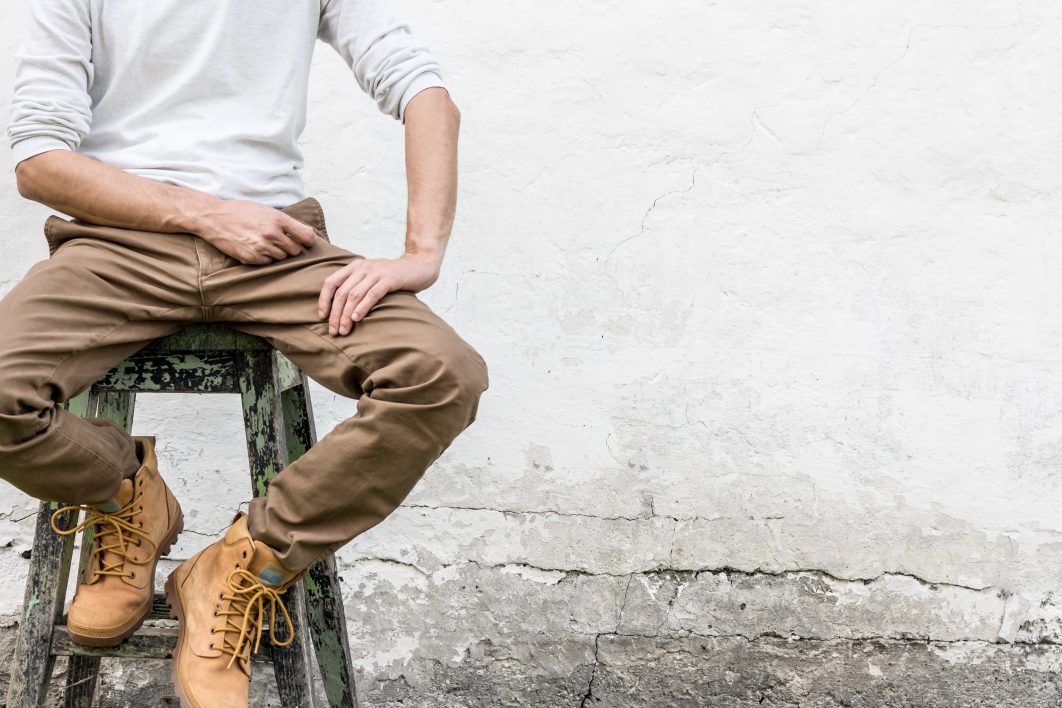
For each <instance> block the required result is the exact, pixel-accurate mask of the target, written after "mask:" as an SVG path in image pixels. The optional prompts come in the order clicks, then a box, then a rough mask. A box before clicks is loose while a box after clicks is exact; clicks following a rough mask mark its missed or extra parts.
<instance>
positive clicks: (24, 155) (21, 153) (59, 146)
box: [11, 135, 73, 166]
mask: <svg viewBox="0 0 1062 708" xmlns="http://www.w3.org/2000/svg"><path fill="white" fill-rule="evenodd" d="M49 150H71V151H72V150H73V148H71V147H70V146H69V145H68V144H67V143H66V142H65V141H63V140H60V139H59V138H56V137H53V136H51V135H35V136H33V137H31V138H24V139H22V140H19V141H18V142H17V143H15V144H14V145H12V146H11V152H12V153H14V155H15V165H16V166H18V163H20V162H22V161H23V160H26V159H29V158H31V157H33V156H34V155H40V154H41V153H42V152H48V151H49Z"/></svg>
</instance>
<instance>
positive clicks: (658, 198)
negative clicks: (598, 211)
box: [602, 165, 701, 261]
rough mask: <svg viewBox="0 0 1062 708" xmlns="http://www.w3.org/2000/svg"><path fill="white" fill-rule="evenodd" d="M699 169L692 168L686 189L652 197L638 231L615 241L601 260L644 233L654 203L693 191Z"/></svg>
mask: <svg viewBox="0 0 1062 708" xmlns="http://www.w3.org/2000/svg"><path fill="white" fill-rule="evenodd" d="M700 169H701V166H700V165H698V166H697V167H696V168H694V170H693V174H692V175H690V186H689V187H686V189H675V190H672V191H670V192H665V193H663V194H661V195H660V196H659V197H657V198H656V199H654V200H653V203H652V204H650V205H649V208H648V209H646V211H645V213H644V214H643V215H642V224H641V228H640V229H639V231H638V233H636V234H633V235H631V236H628V237H627V238H625V239H623V240H622V241H620V242H619V243H617V244H616V245H615V246H613V247H612V250H611V251H609V252H608V255H607V256H605V257H604V259H602V260H605V261H608V260H609V259H610V258H612V256H613V254H614V253H615V252H616V251H618V250H619V249H620V248H622V247H623V246H625V245H627V243H629V242H631V241H633V240H634V239H636V238H640V237H642V236H644V235H645V222H646V220H647V219H648V218H649V215H650V214H652V213H653V210H654V209H656V205H657V203H658V202H659V201H660V200H661V199H664V198H666V197H670V196H672V195H674V194H688V193H689V192H691V191H693V188H694V187H695V186H697V173H698V172H699V171H700Z"/></svg>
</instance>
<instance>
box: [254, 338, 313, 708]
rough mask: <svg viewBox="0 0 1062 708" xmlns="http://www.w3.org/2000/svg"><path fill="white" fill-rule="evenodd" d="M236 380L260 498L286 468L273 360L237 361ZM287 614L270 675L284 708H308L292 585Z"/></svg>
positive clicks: (300, 607) (302, 627)
mask: <svg viewBox="0 0 1062 708" xmlns="http://www.w3.org/2000/svg"><path fill="white" fill-rule="evenodd" d="M236 376H237V379H238V380H239V385H240V398H241V400H242V404H243V421H244V427H245V429H246V434H247V455H248V458H249V460H250V463H251V485H252V489H253V493H254V495H255V496H256V497H257V496H263V495H264V494H265V493H266V491H267V490H268V488H269V482H270V481H271V480H272V479H273V478H274V477H275V476H276V475H277V474H279V473H280V471H281V470H282V469H284V467H285V466H286V465H287V460H288V449H287V447H288V446H287V439H286V435H285V431H284V416H283V411H282V404H281V397H280V387H279V386H278V382H277V379H278V376H277V366H276V360H275V358H274V356H273V352H271V351H247V352H241V353H240V354H239V355H238V356H237V366H236ZM284 598H285V601H284V605H285V607H287V609H288V612H289V613H290V614H291V621H292V626H293V627H294V628H295V641H293V642H292V643H291V644H289V645H288V646H286V647H276V646H274V647H273V671H274V672H275V673H276V677H277V688H278V689H279V690H280V700H281V702H282V703H283V704H284V705H285V706H287V707H288V708H313V706H316V699H315V697H314V690H313V657H312V651H313V650H312V648H311V646H310V638H309V632H308V631H307V627H306V600H305V594H304V592H303V584H302V583H301V582H299V583H296V584H295V585H294V586H292V587H291V588H289V589H288V591H287V593H285V595H284Z"/></svg>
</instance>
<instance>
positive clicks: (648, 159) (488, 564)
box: [0, 0, 1062, 708]
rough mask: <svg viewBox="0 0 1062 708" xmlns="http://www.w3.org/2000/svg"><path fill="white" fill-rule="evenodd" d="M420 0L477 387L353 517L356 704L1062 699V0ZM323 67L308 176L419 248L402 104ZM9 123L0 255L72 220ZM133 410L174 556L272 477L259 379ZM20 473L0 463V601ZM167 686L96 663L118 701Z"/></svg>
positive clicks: (341, 213)
mask: <svg viewBox="0 0 1062 708" xmlns="http://www.w3.org/2000/svg"><path fill="white" fill-rule="evenodd" d="M398 6H399V8H400V11H401V12H402V13H403V14H404V16H406V17H407V18H408V19H409V20H410V22H411V23H412V25H413V27H414V29H415V30H416V31H417V32H418V34H420V35H421V36H422V37H423V38H424V40H425V41H426V42H427V43H428V44H430V45H431V46H432V47H433V48H434V49H435V50H436V51H437V52H438V54H439V55H440V57H441V59H442V60H443V61H444V63H445V66H446V67H447V69H448V70H449V76H450V78H451V80H452V84H453V87H454V95H455V97H456V99H457V101H458V104H459V105H460V106H461V108H462V111H463V116H464V121H463V135H464V137H463V143H462V153H461V164H462V186H461V197H460V214H459V218H458V222H457V226H456V228H455V235H454V239H453V243H452V246H451V248H450V251H449V255H448V260H447V266H446V270H445V272H444V274H443V277H442V279H441V281H440V282H439V283H438V284H437V285H436V286H435V287H434V288H432V289H431V290H430V291H428V292H427V293H425V294H424V299H425V300H426V301H427V302H429V303H430V304H431V305H432V306H433V307H434V308H436V310H437V311H438V312H440V313H441V314H443V315H444V316H445V317H446V318H447V320H448V321H450V322H451V323H452V324H453V325H454V326H455V327H456V328H457V329H458V330H459V331H460V332H462V333H463V334H464V335H465V336H466V337H467V338H468V339H469V341H471V342H472V343H473V344H474V345H475V346H477V348H479V350H480V351H481V352H482V353H483V354H484V356H485V358H486V359H487V361H488V362H489V363H490V366H491V389H490V391H489V392H488V394H487V396H486V397H485V398H484V400H483V403H482V407H481V411H480V416H479V420H478V421H477V422H476V424H475V425H474V426H473V428H472V429H470V430H469V431H468V433H467V434H466V435H465V436H463V437H462V438H461V439H460V440H459V441H458V442H457V444H456V445H455V446H454V447H453V448H452V449H451V450H449V451H448V452H447V453H446V454H445V455H444V456H443V457H442V459H440V460H439V462H438V463H437V464H436V465H435V466H434V467H433V468H432V469H431V470H430V471H429V472H428V474H427V475H426V476H425V478H424V480H423V482H422V483H421V484H420V485H419V486H418V487H417V489H416V490H415V491H414V492H413V493H412V495H411V496H410V497H409V498H408V499H407V500H406V504H405V505H404V506H403V507H402V508H401V509H399V511H398V512H396V513H395V514H394V515H393V516H392V517H390V518H389V519H387V520H386V521H385V522H384V523H382V524H381V525H379V526H378V527H376V528H375V529H372V530H371V531H369V532H368V533H366V534H365V535H363V536H362V537H360V538H358V539H356V540H355V542H353V543H352V544H351V545H350V546H348V547H347V548H345V549H344V550H343V551H342V553H341V557H340V561H341V566H342V572H343V577H344V581H345V582H344V587H345V597H346V603H347V611H348V616H349V618H350V638H351V643H352V648H353V651H354V654H355V661H356V668H357V674H358V679H359V681H360V685H359V694H360V696H361V698H362V699H363V702H364V703H365V704H366V705H368V706H398V705H402V706H423V707H433V708H434V707H436V706H439V707H441V706H543V707H553V706H571V707H573V708H574V707H576V706H583V707H585V706H597V705H601V706H649V705H651V706H694V705H720V706H744V705H751V706H758V705H776V706H778V705H784V706H788V705H807V706H842V705H843V706H880V705H891V706H977V705H982V706H999V705H1007V706H1046V705H1062V678H1060V677H1059V669H1060V666H1062V654H1060V652H1062V598H1060V595H1059V587H1060V585H1062V516H1060V513H1059V509H1060V508H1062V504H1060V502H1062V440H1060V436H1059V432H1058V431H1059V430H1060V429H1062V360H1060V359H1059V356H1058V354H1057V352H1058V351H1059V350H1060V349H1062V320H1060V318H1059V316H1058V303H1059V302H1060V301H1062V278H1059V277H1058V273H1059V272H1060V271H1062V250H1060V249H1059V247H1058V241H1057V239H1058V237H1059V233H1058V227H1057V223H1058V212H1059V206H1060V204H1059V198H1058V194H1059V193H1060V187H1062V169H1060V167H1059V165H1062V140H1060V139H1059V132H1058V129H1057V125H1058V117H1059V116H1060V115H1062V93H1060V92H1059V91H1057V90H1056V87H1057V73H1058V66H1059V65H1060V63H1062V45H1060V44H1059V42H1058V34H1057V29H1058V27H1059V26H1060V23H1062V7H1060V6H1059V5H1058V4H1057V3H1050V2H1047V1H1046V0H1038V1H1035V2H1033V1H1030V0H1021V1H1020V2H1016V1H1015V0H1007V1H1002V0H1000V1H995V0H972V1H967V2H959V1H958V0H944V1H941V2H934V3H925V2H915V1H914V0H895V1H893V2H884V1H882V0H878V1H875V2H857V3H820V2H813V1H812V0H791V1H787V2H751V3H749V2H745V3H715V2H704V1H703V0H673V1H672V2H667V3H648V2H642V3H616V2H603V1H597V2H584V3H571V2H558V1H556V0H539V1H538V2H529V1H524V2H508V3H490V2H486V0H475V1H473V0H447V1H446V2H442V1H441V0H440V1H435V2H430V1H428V0H400V2H398ZM23 11H24V10H23V4H21V3H7V4H4V5H2V6H0V55H2V56H10V55H11V53H12V51H13V50H14V42H15V37H16V30H15V28H14V26H15V25H17V21H18V19H19V17H20V16H21V15H22V13H23ZM314 71H315V73H314V78H313V86H312V93H311V102H312V105H311V111H310V124H309V127H308V129H307V131H306V133H305V136H304V139H303V144H304V146H305V149H306V154H307V167H306V176H307V180H308V184H309V191H310V193H312V194H315V195H317V196H318V197H319V198H320V199H321V200H322V202H323V204H324V206H325V210H326V213H327V214H328V217H329V221H330V226H331V231H332V233H333V234H334V238H335V239H336V240H337V241H338V242H340V243H341V244H343V245H345V246H347V247H349V248H351V249H353V250H355V251H358V252H361V253H365V254H368V255H372V256H389V255H394V254H396V253H397V252H398V250H399V248H400V243H401V239H402V235H403V226H404V224H403V218H404V213H405V212H404V210H405V202H404V198H405V194H404V182H403V172H402V169H403V163H402V133H401V128H400V127H399V126H398V125H397V124H395V123H394V122H393V121H390V120H388V119H387V118H385V117H382V116H379V115H377V114H376V113H375V112H374V108H373V106H372V105H371V104H370V103H369V101H368V100H367V99H365V98H364V97H362V96H360V95H359V94H358V92H357V90H356V89H355V88H354V87H353V86H352V83H351V80H350V78H349V74H348V73H347V71H346V68H345V67H344V66H343V65H342V62H341V61H340V60H339V59H338V57H336V56H334V55H333V54H332V53H331V51H330V50H328V49H327V47H321V48H320V51H319V52H318V56H317V60H316V63H315V68H314ZM10 73H11V72H10V71H8V72H2V73H0V101H4V100H6V99H7V97H8V96H9V94H10ZM9 159H10V158H9V156H8V155H7V154H6V153H2V154H0V168H2V169H0V180H2V187H0V207H2V209H3V213H4V214H5V215H6V218H5V220H4V226H3V229H4V246H3V255H4V257H3V259H2V262H0V291H6V290H7V289H9V288H10V287H11V286H12V285H13V284H14V283H15V282H17V280H18V279H19V278H20V277H21V276H22V275H23V274H24V273H25V271H26V270H27V269H28V268H29V266H30V265H31V264H32V263H33V262H34V261H35V260H36V259H39V258H43V257H44V256H45V253H46V250H45V245H44V240H43V237H42V235H41V222H42V220H43V218H44V216H45V215H46V214H47V213H48V211H47V210H46V209H43V208H41V207H38V206H35V205H30V204H27V203H25V202H23V201H20V200H19V198H18V197H17V194H16V192H15V189H14V182H13V179H12V177H11V170H10V167H11V165H10V163H9ZM314 403H315V405H316V406H317V416H318V427H319V430H322V431H324V430H327V429H329V427H330V426H332V425H333V424H335V423H336V422H337V421H339V420H341V419H343V418H344V417H346V416H348V415H350V414H351V413H352V412H353V409H354V407H353V404H352V403H351V402H349V401H345V400H341V399H338V398H337V397H335V396H333V395H331V394H330V393H328V392H327V391H324V390H322V389H320V388H318V389H315V391H314ZM136 427H137V429H138V430H139V431H141V432H151V433H154V434H156V435H158V436H160V441H161V443H160V444H161V448H160V453H161V457H162V460H163V465H164V471H165V473H166V475H167V476H168V478H169V479H170V480H171V481H172V482H173V484H174V486H175V488H176V491H177V493H178V494H179V496H180V498H181V500H182V502H183V503H184V504H185V506H186V508H187V509H188V510H189V519H188V520H189V529H190V530H189V532H188V533H186V534H184V536H182V539H181V543H180V544H179V545H178V546H177V547H176V548H175V550H174V557H175V558H178V559H179V558H183V557H187V556H188V555H189V554H190V553H192V552H194V551H195V549H197V548H199V547H200V546H202V545H203V544H205V543H207V542H208V540H210V539H211V538H213V537H214V536H215V534H216V533H217V532H218V531H219V530H220V529H222V528H224V526H225V525H226V522H227V521H228V519H229V518H230V515H231V514H232V512H233V510H234V508H235V507H236V506H237V505H238V504H239V503H240V502H241V501H244V500H246V498H247V497H248V495H249V488H248V484H247V481H246V476H245V473H244V465H245V459H244V457H243V455H242V453H241V451H240V446H239V445H238V444H234V441H236V440H238V439H239V437H240V435H241V428H240V424H239V410H238V406H237V403H236V401H235V400H231V399H228V398H225V397H204V398H200V399H196V400H194V401H193V400H189V399H188V398H185V397H169V396H156V397H144V398H143V401H142V404H141V407H140V409H139V411H138V415H137V421H136ZM219 499H221V500H224V503H220V504H219V503H218V500H219ZM33 509H34V505H33V503H32V502H31V501H30V500H28V499H26V498H25V497H22V496H20V495H19V494H17V493H15V492H13V491H11V490H10V489H2V490H0V546H2V547H3V548H2V549H0V577H3V578H4V579H5V581H4V583H3V584H2V585H0V613H6V614H9V615H14V614H15V613H16V612H17V610H18V607H19V604H20V602H21V584H22V578H23V577H24V573H25V569H26V565H27V561H26V560H25V559H24V558H23V557H22V556H21V555H20V554H21V552H23V551H24V550H26V549H27V548H28V546H29V544H30V536H29V533H30V529H31V525H30V520H29V515H30V514H31V513H32V511H33ZM171 567H172V563H170V564H167V565H166V566H165V568H164V569H163V574H164V573H165V572H166V571H168V570H169V568H171ZM11 631H12V630H10V629H8V630H5V632H4V634H3V635H2V636H3V637H4V639H3V641H4V642H8V643H7V644H4V646H5V647H10V643H9V641H10V640H9V639H8V638H7V637H8V636H9V635H10V633H11ZM8 651H9V649H8ZM5 654H6V652H5ZM267 678H268V677H263V678H261V680H260V683H259V685H258V687H257V688H256V690H257V691H261V693H259V694H257V695H259V696H265V692H267V691H268V690H269V687H268V681H267V680H266V679H267ZM168 695H169V694H168V692H167V688H166V684H165V672H164V671H161V670H160V667H158V666H156V665H144V666H141V665H136V666H126V667H122V668H121V669H119V668H116V667H111V668H109V669H108V673H107V676H106V679H105V681H104V686H103V689H102V691H101V699H100V703H101V705H104V706H142V705H164V704H165V700H166V699H167V696H168ZM256 701H257V704H260V705H269V704H270V699H268V698H265V697H260V698H256Z"/></svg>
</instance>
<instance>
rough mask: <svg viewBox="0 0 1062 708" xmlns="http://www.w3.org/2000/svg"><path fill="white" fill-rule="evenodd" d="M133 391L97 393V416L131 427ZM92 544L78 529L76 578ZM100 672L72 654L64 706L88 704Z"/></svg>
mask: <svg viewBox="0 0 1062 708" xmlns="http://www.w3.org/2000/svg"><path fill="white" fill-rule="evenodd" d="M135 400H136V394H135V393H131V392H129V391H105V392H101V393H99V398H98V403H97V406H96V417H98V418H104V419H106V420H109V421H111V422H112V423H114V424H115V425H118V426H119V427H121V428H123V429H124V430H125V431H126V432H130V431H132V429H133V409H134V405H135ZM94 546H95V543H94V539H93V537H92V529H90V528H88V529H85V530H84V531H83V532H82V533H81V558H80V560H79V561H78V568H77V576H76V577H77V578H78V582H80V581H81V578H82V577H83V576H84V573H85V566H87V565H88V562H89V559H90V558H91V557H92V549H93V547H94ZM99 673H100V657H98V656H80V655H79V656H72V657H70V662H69V663H68V664H67V669H66V695H65V698H64V705H65V708H91V706H92V698H93V695H94V694H95V693H96V679H97V678H98V677H99Z"/></svg>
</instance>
